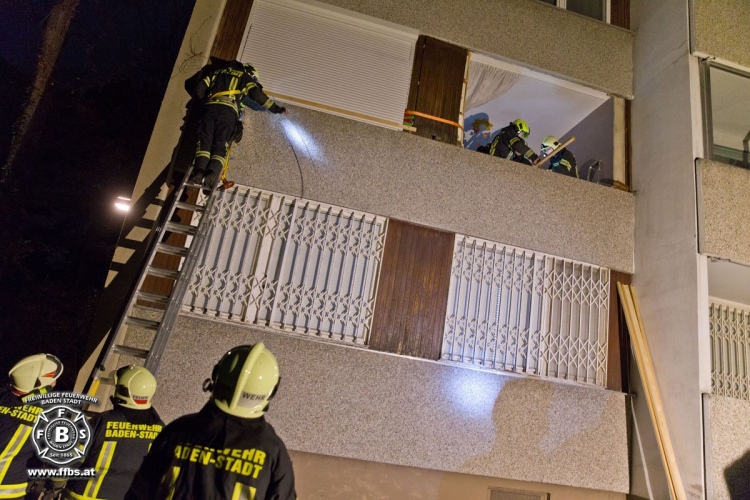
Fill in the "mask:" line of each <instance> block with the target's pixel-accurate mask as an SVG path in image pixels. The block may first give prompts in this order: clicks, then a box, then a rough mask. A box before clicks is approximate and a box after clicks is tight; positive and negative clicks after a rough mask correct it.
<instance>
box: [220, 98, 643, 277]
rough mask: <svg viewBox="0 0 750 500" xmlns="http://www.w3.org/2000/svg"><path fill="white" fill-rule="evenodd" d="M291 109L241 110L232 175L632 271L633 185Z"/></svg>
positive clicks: (280, 189) (271, 187) (243, 180)
mask: <svg viewBox="0 0 750 500" xmlns="http://www.w3.org/2000/svg"><path fill="white" fill-rule="evenodd" d="M288 109H289V112H288V114H287V115H272V114H270V113H261V112H249V113H248V116H246V117H245V129H246V131H245V137H244V139H243V140H242V142H240V143H239V144H237V145H235V146H234V148H233V150H232V160H231V163H230V177H231V178H232V179H233V180H235V181H236V182H238V183H241V184H246V185H250V186H255V187H258V188H262V189H268V190H271V191H277V192H281V193H284V194H293V195H297V196H299V195H301V194H302V187H303V186H302V185H303V183H304V197H306V198H309V199H312V200H315V201H322V202H326V203H330V204H334V205H339V206H343V207H347V208H352V209H357V210H362V211H365V212H370V213H374V214H377V215H383V216H387V217H393V218H396V219H401V220H405V221H408V222H413V223H416V224H422V225H425V226H430V227H435V228H438V229H442V230H445V231H451V232H458V233H462V234H468V235H471V236H476V237H480V238H485V239H489V240H492V241H498V242H501V243H506V244H510V245H516V246H520V247H523V248H528V249H531V250H535V251H540V252H545V253H549V254H553V255H558V256H561V257H567V258H571V259H575V260H579V261H583V262H587V263H591V264H597V265H601V266H606V267H609V268H613V269H616V270H619V271H624V272H628V273H632V272H633V232H634V227H633V221H634V208H633V207H634V197H633V195H632V194H630V193H626V192H623V191H619V190H616V189H613V188H607V187H603V186H599V185H596V184H593V183H589V182H585V181H582V180H577V179H571V178H569V177H565V176H563V175H559V174H555V173H552V172H548V171H543V170H541V169H534V168H531V167H529V166H524V165H521V164H518V163H512V162H509V161H506V160H501V159H499V158H495V157H490V156H487V155H483V154H480V153H476V152H474V151H469V150H464V149H462V148H460V147H456V146H450V145H447V144H443V143H440V142H435V141H430V140H428V139H424V138H421V137H415V136H413V135H411V134H408V133H405V132H400V131H394V130H389V129H384V128H382V127H377V126H372V125H368V124H365V123H362V122H357V121H353V120H350V119H347V118H341V117H338V116H334V115H330V114H326V113H321V112H317V111H312V110H309V109H305V108H299V107H291V106H290V107H289V108H288ZM298 162H299V165H298ZM300 173H301V174H302V175H300Z"/></svg>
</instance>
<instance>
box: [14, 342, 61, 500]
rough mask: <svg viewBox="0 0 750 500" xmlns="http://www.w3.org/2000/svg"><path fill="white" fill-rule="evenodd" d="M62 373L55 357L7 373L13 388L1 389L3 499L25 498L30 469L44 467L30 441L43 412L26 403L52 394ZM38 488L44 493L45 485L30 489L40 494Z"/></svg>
mask: <svg viewBox="0 0 750 500" xmlns="http://www.w3.org/2000/svg"><path fill="white" fill-rule="evenodd" d="M62 372H63V364H62V362H60V360H59V359H58V358H57V357H56V356H53V355H52V354H34V355H33V356H28V357H26V358H24V359H22V360H21V361H19V362H18V363H16V364H15V366H13V368H11V369H10V372H8V376H9V378H10V384H9V385H8V386H7V387H4V388H2V389H0V498H23V497H24V496H26V494H27V488H29V476H28V472H27V469H28V468H29V467H41V466H42V464H41V462H39V460H38V459H37V456H36V449H35V447H34V444H33V442H32V439H31V430H32V428H33V427H34V424H35V423H36V420H37V418H38V416H39V414H40V413H41V410H42V409H41V407H39V406H36V405H34V404H33V403H32V404H25V401H26V400H28V398H30V397H31V396H36V395H38V394H45V393H47V392H49V390H50V389H52V388H53V387H54V386H55V383H56V382H57V379H58V378H59V377H60V375H62ZM37 486H38V487H39V488H40V490H41V489H43V488H44V481H40V482H39V484H38V485H37V484H34V485H33V488H30V489H33V490H34V491H37V490H36V488H37ZM34 498H36V496H35V497H34Z"/></svg>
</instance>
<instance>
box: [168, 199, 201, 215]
mask: <svg viewBox="0 0 750 500" xmlns="http://www.w3.org/2000/svg"><path fill="white" fill-rule="evenodd" d="M174 206H175V207H177V208H179V209H182V210H190V211H191V212H199V213H203V212H204V211H205V210H206V207H202V206H200V205H193V204H192V203H185V202H184V201H178V202H175V204H174Z"/></svg>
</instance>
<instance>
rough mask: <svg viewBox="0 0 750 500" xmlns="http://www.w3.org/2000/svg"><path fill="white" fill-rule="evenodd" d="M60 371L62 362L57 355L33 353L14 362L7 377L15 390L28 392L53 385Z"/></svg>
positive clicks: (60, 373)
mask: <svg viewBox="0 0 750 500" xmlns="http://www.w3.org/2000/svg"><path fill="white" fill-rule="evenodd" d="M62 372H63V364H62V362H61V361H60V360H59V359H58V357H57V356H55V355H53V354H34V355H32V356H28V357H25V358H23V359H22V360H21V361H19V362H18V363H16V364H15V365H14V366H13V368H11V369H10V371H9V372H8V377H9V378H10V385H11V386H13V389H15V391H16V392H20V393H23V394H28V393H30V392H32V391H36V390H38V389H44V388H46V387H54V385H55V382H56V381H57V379H58V378H59V377H60V375H62Z"/></svg>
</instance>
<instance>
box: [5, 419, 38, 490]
mask: <svg viewBox="0 0 750 500" xmlns="http://www.w3.org/2000/svg"><path fill="white" fill-rule="evenodd" d="M30 435H31V427H29V426H28V425H19V426H18V429H16V432H15V433H14V434H13V437H12V438H10V442H9V443H8V446H6V447H5V449H4V450H3V453H2V455H0V498H21V497H22V496H24V495H25V494H26V483H19V484H2V482H3V479H5V474H7V473H8V469H9V468H10V464H11V462H13V459H14V458H16V455H18V452H19V451H21V448H23V445H24V444H25V443H26V440H27V439H29V436H30Z"/></svg>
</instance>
